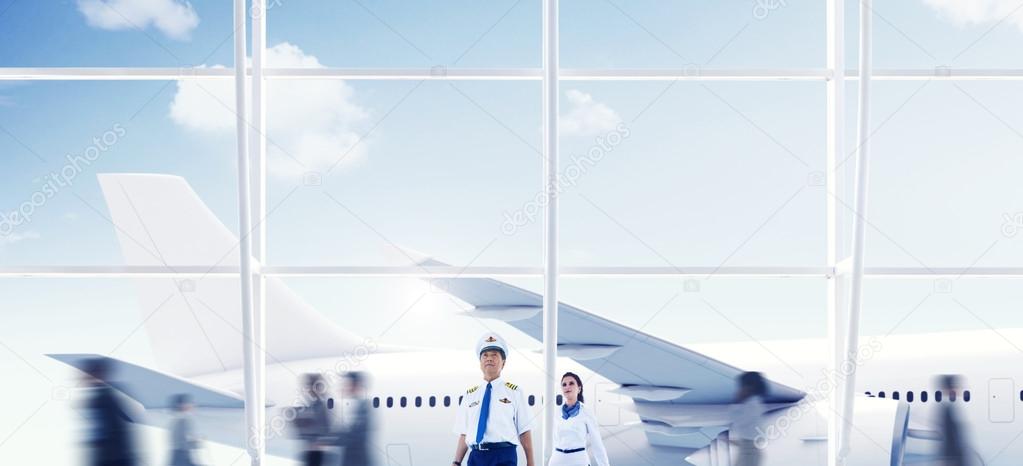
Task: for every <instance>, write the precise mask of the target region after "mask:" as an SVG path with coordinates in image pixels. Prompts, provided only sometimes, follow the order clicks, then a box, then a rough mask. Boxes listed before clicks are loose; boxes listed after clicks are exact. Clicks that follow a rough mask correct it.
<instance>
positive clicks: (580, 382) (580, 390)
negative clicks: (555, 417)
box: [561, 372, 585, 402]
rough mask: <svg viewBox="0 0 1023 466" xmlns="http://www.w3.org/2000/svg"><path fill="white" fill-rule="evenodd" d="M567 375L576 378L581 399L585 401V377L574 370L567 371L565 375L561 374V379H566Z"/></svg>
mask: <svg viewBox="0 0 1023 466" xmlns="http://www.w3.org/2000/svg"><path fill="white" fill-rule="evenodd" d="M565 377H571V378H573V379H575V384H576V385H578V386H579V401H580V402H583V401H585V400H583V379H580V378H579V376H578V375H575V373H573V372H565V375H563V376H561V380H565Z"/></svg>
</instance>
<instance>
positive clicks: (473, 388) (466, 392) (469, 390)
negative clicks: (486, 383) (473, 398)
mask: <svg viewBox="0 0 1023 466" xmlns="http://www.w3.org/2000/svg"><path fill="white" fill-rule="evenodd" d="M479 389H480V386H479V385H477V386H475V387H472V388H470V389H468V390H466V391H465V394H466V395H468V394H470V393H472V392H474V391H476V390H479Z"/></svg>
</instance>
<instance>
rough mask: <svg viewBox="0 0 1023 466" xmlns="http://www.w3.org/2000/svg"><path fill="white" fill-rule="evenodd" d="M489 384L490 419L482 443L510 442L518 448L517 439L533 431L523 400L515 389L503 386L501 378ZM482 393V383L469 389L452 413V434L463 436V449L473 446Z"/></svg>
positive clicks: (508, 383)
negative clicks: (453, 415) (465, 446)
mask: <svg viewBox="0 0 1023 466" xmlns="http://www.w3.org/2000/svg"><path fill="white" fill-rule="evenodd" d="M490 383H491V385H492V386H493V388H492V389H491V393H490V415H489V417H488V418H487V427H486V430H485V431H484V433H483V442H482V443H497V442H511V443H514V444H515V445H519V435H522V434H524V433H526V432H528V431H529V430H531V429H532V427H533V426H532V415H531V414H530V412H529V406H528V405H526V397H525V395H523V393H522V390H521V389H520V388H519V387H518V386H517V385H515V384H513V383H510V382H505V381H504V379H503V378H501V377H498V378H496V379H494V381H493V382H490ZM486 392H487V382H486V381H485V380H484V381H483V383H481V384H479V385H475V386H473V387H471V388H469V390H467V391H466V392H465V395H464V396H463V397H462V403H461V404H460V405H458V409H457V410H456V414H455V428H454V432H455V433H456V434H459V435H463V434H464V435H465V444H466V445H469V446H472V445H474V444H475V443H476V428H477V426H479V422H480V413H481V409H482V408H483V395H484V394H486Z"/></svg>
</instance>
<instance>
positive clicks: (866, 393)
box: [863, 392, 874, 397]
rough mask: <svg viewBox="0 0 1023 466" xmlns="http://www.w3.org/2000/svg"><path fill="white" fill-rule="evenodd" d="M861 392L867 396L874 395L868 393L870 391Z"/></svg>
mask: <svg viewBox="0 0 1023 466" xmlns="http://www.w3.org/2000/svg"><path fill="white" fill-rule="evenodd" d="M863 394H864V395H867V396H869V397H873V396H874V395H871V394H870V392H863Z"/></svg>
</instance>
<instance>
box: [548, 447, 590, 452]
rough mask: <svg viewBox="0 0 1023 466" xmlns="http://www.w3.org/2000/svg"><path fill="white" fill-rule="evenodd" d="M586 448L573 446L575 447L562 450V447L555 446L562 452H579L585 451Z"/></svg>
mask: <svg viewBox="0 0 1023 466" xmlns="http://www.w3.org/2000/svg"><path fill="white" fill-rule="evenodd" d="M585 449H586V448H573V449H571V450H562V449H560V448H555V450H558V451H560V452H562V453H575V452H577V451H583V450H585Z"/></svg>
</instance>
